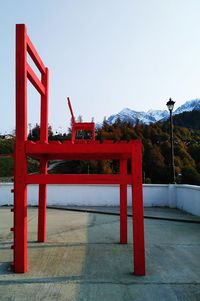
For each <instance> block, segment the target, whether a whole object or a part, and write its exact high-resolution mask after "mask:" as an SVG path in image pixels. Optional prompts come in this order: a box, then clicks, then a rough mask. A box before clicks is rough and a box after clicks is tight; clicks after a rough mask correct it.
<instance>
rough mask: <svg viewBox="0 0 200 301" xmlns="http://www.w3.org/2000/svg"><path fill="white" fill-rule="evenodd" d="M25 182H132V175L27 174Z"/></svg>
mask: <svg viewBox="0 0 200 301" xmlns="http://www.w3.org/2000/svg"><path fill="white" fill-rule="evenodd" d="M25 182H26V184H131V183H132V176H131V175H127V176H122V175H96V174H95V175H94V174H93V175H92V174H91V175H83V174H81V175H79V174H76V175H75V174H72V175H70V174H67V175H66V174H51V175H46V174H41V175H27V176H26V178H25Z"/></svg>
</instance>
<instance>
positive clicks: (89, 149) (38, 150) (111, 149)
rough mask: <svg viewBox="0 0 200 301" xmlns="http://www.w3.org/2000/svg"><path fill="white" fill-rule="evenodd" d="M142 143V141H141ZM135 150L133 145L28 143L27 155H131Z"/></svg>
mask: <svg viewBox="0 0 200 301" xmlns="http://www.w3.org/2000/svg"><path fill="white" fill-rule="evenodd" d="M139 142H140V141H139ZM132 150H133V144H132V143H126V144H125V143H115V144H107V143H102V144H92V143H91V144H82V143H80V144H79V143H77V144H73V143H69V144H68V143H66V144H65V143H64V144H62V143H53V144H52V143H40V142H36V143H32V142H29V141H28V142H27V143H26V153H27V154H28V155H31V154H34V153H35V154H58V153H60V154H68V155H69V154H74V155H76V154H90V155H91V157H92V155H93V154H130V155H131V152H132Z"/></svg>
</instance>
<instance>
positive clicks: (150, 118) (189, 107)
mask: <svg viewBox="0 0 200 301" xmlns="http://www.w3.org/2000/svg"><path fill="white" fill-rule="evenodd" d="M193 110H200V99H194V100H191V101H187V102H186V103H185V104H183V105H182V106H180V107H179V108H177V109H176V110H175V111H174V113H173V114H174V115H176V114H180V113H183V112H189V111H193ZM168 117H169V112H168V111H167V110H149V111H147V112H138V111H134V110H131V109H129V108H125V109H123V110H122V111H120V112H119V113H117V114H113V115H111V116H110V117H108V119H107V122H108V123H109V124H113V123H114V122H115V121H116V120H117V119H120V120H121V121H122V122H131V123H132V124H136V123H144V124H150V123H154V122H157V121H159V120H165V119H167V118H168Z"/></svg>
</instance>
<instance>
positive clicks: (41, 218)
mask: <svg viewBox="0 0 200 301" xmlns="http://www.w3.org/2000/svg"><path fill="white" fill-rule="evenodd" d="M40 172H41V173H43V174H47V161H46V159H41V160H40ZM46 198H47V185H46V184H40V185H39V205H38V242H45V241H46Z"/></svg>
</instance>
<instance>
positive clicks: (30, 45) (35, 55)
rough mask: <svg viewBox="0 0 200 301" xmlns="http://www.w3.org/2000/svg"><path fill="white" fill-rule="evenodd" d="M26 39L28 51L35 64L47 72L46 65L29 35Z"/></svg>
mask: <svg viewBox="0 0 200 301" xmlns="http://www.w3.org/2000/svg"><path fill="white" fill-rule="evenodd" d="M26 41H27V51H28V53H29V55H30V57H31V58H32V60H33V61H34V63H35V65H36V66H37V68H38V69H39V70H40V72H41V73H43V74H45V72H46V69H45V66H44V64H43V62H42V60H41V58H40V56H39V54H38V53H37V50H36V49H35V47H34V45H33V43H32V42H31V40H30V38H29V36H28V35H26Z"/></svg>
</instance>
